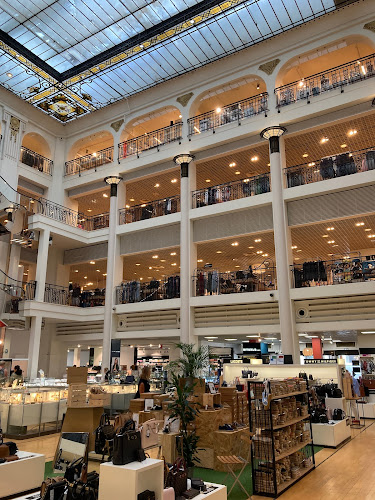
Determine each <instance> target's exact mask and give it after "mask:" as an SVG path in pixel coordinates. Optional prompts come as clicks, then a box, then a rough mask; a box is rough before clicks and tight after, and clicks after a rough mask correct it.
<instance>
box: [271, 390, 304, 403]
mask: <svg viewBox="0 0 375 500" xmlns="http://www.w3.org/2000/svg"><path fill="white" fill-rule="evenodd" d="M308 392H309V391H296V392H289V393H288V394H281V395H280V396H273V395H272V393H271V399H272V401H274V400H275V399H284V398H291V397H292V396H299V395H301V394H308Z"/></svg>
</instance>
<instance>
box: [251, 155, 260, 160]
mask: <svg viewBox="0 0 375 500" xmlns="http://www.w3.org/2000/svg"><path fill="white" fill-rule="evenodd" d="M258 160H259V157H258V156H256V155H255V156H252V157H251V161H258Z"/></svg>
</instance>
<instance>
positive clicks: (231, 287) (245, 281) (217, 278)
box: [192, 266, 276, 297]
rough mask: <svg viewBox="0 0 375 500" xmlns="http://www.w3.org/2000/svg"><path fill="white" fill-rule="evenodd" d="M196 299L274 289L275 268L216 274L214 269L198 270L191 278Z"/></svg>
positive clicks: (250, 268)
mask: <svg viewBox="0 0 375 500" xmlns="http://www.w3.org/2000/svg"><path fill="white" fill-rule="evenodd" d="M192 279H193V290H194V293H195V296H196V297H200V296H204V295H222V294H227V293H228V294H229V293H243V292H260V291H267V290H275V289H276V268H275V267H274V266H270V267H265V266H262V267H259V268H258V269H253V268H252V267H251V266H250V267H249V268H248V269H246V270H238V271H231V272H227V273H221V272H218V271H217V270H215V269H198V270H197V272H196V274H195V275H194V276H193V277H192Z"/></svg>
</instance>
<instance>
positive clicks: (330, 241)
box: [327, 240, 335, 243]
mask: <svg viewBox="0 0 375 500" xmlns="http://www.w3.org/2000/svg"><path fill="white" fill-rule="evenodd" d="M334 242H335V240H328V242H327V243H334Z"/></svg>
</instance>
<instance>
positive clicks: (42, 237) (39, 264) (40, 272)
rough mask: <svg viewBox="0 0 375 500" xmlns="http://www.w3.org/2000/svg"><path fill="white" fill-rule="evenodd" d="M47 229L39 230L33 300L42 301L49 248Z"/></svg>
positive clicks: (48, 232)
mask: <svg viewBox="0 0 375 500" xmlns="http://www.w3.org/2000/svg"><path fill="white" fill-rule="evenodd" d="M49 237H50V231H49V229H42V230H41V231H40V232H39V245H38V258H37V261H36V273H35V281H36V293H35V300H37V301H38V302H44V289H45V286H46V274H47V263H48V250H49Z"/></svg>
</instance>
